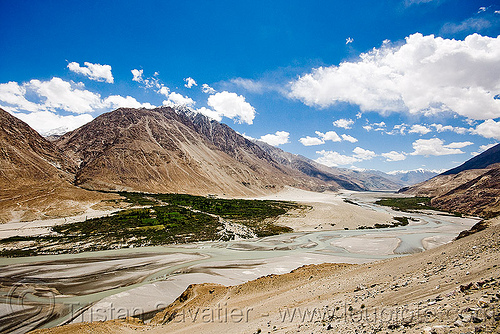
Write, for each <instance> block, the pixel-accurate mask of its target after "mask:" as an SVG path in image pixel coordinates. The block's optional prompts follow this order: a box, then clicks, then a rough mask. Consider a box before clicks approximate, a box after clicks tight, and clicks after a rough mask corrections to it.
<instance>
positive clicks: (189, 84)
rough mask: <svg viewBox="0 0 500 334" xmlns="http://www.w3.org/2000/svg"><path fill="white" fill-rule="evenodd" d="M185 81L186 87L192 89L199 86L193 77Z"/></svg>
mask: <svg viewBox="0 0 500 334" xmlns="http://www.w3.org/2000/svg"><path fill="white" fill-rule="evenodd" d="M184 81H185V82H186V84H185V85H184V87H187V88H191V87H193V86H198V84H197V83H196V81H195V80H194V79H193V78H191V77H187V78H185V79H184Z"/></svg>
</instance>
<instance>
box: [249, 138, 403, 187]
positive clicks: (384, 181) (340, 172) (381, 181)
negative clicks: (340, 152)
mask: <svg viewBox="0 0 500 334" xmlns="http://www.w3.org/2000/svg"><path fill="white" fill-rule="evenodd" d="M255 143H256V144H257V145H259V146H260V147H261V148H262V149H263V150H264V151H266V152H267V153H269V154H270V155H271V157H273V159H275V160H276V161H278V162H279V163H280V164H282V165H284V166H287V167H290V168H292V169H295V170H299V171H301V172H302V173H304V174H306V175H309V176H311V177H314V178H318V179H320V180H323V181H325V182H334V183H336V184H338V186H339V187H340V188H343V189H347V190H356V191H363V190H397V189H399V188H400V187H401V186H403V185H404V184H403V183H399V182H396V181H392V180H390V179H388V178H386V177H383V176H381V175H378V174H376V173H372V171H367V172H359V171H355V170H352V169H347V168H335V167H327V166H325V165H322V164H320V163H317V162H316V161H314V160H311V159H308V158H306V157H304V156H301V155H297V154H292V153H289V152H285V151H283V150H282V149H280V148H277V147H274V146H271V145H269V144H267V143H265V142H263V141H259V140H256V141H255ZM380 173H382V172H380Z"/></svg>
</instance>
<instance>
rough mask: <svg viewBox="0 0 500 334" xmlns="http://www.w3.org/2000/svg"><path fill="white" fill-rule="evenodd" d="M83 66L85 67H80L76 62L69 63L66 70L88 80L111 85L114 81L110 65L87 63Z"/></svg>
mask: <svg viewBox="0 0 500 334" xmlns="http://www.w3.org/2000/svg"><path fill="white" fill-rule="evenodd" d="M83 64H84V65H85V66H80V64H79V63H77V62H71V63H69V64H68V68H69V70H70V71H72V72H75V73H79V74H83V75H85V76H86V77H88V78H89V79H90V80H94V81H105V82H107V83H113V81H114V79H113V74H112V73H111V66H110V65H101V64H92V63H89V62H87V61H86V62H84V63H83Z"/></svg>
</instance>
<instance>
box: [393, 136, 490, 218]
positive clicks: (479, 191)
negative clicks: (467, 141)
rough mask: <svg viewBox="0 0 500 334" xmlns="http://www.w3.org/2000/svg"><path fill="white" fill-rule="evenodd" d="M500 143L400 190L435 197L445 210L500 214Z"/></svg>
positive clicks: (437, 204) (436, 202)
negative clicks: (456, 165)
mask: <svg viewBox="0 0 500 334" xmlns="http://www.w3.org/2000/svg"><path fill="white" fill-rule="evenodd" d="M499 160H500V144H498V145H496V146H494V147H492V148H490V149H489V150H487V151H485V152H483V153H481V154H480V155H478V156H476V157H474V158H472V159H470V160H468V161H466V162H465V163H464V164H462V165H461V166H459V167H457V168H454V169H451V170H449V171H446V172H444V173H442V174H440V175H438V176H436V177H434V178H432V179H430V180H428V181H425V182H423V183H419V184H417V185H414V186H411V187H407V188H403V189H401V190H400V192H402V193H405V194H409V195H417V196H429V197H434V198H433V200H432V204H433V205H435V206H437V207H439V208H442V209H446V210H450V211H457V212H462V213H468V214H474V215H480V216H484V217H492V216H495V215H498V214H500V164H499V163H497V162H498V161H499Z"/></svg>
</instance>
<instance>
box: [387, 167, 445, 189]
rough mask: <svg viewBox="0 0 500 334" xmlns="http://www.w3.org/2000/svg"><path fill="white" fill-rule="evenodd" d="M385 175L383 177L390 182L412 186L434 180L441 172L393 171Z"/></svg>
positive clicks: (422, 170) (418, 170) (420, 169)
mask: <svg viewBox="0 0 500 334" xmlns="http://www.w3.org/2000/svg"><path fill="white" fill-rule="evenodd" d="M384 174H385V175H383V176H384V177H386V178H388V179H389V180H393V181H397V182H400V183H402V184H403V185H405V186H410V185H413V184H417V183H420V182H424V181H427V180H429V179H432V178H433V177H434V176H436V175H438V174H439V172H437V171H432V170H426V169H422V168H419V169H414V170H401V171H392V172H388V173H384Z"/></svg>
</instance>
